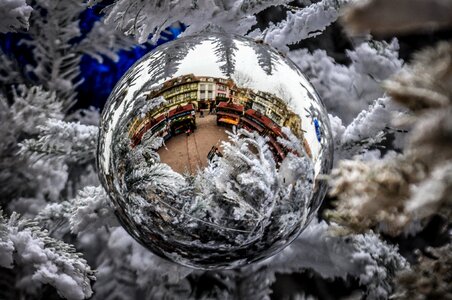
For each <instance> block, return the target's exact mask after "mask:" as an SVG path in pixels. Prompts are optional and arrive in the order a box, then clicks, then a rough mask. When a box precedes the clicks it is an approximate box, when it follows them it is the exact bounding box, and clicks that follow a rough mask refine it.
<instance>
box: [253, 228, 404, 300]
mask: <svg viewBox="0 0 452 300" xmlns="http://www.w3.org/2000/svg"><path fill="white" fill-rule="evenodd" d="M261 264H262V265H267V267H268V269H269V271H272V272H277V273H294V272H298V271H301V270H305V269H312V270H314V271H315V272H316V273H318V274H319V275H321V276H322V277H324V278H336V277H341V278H344V279H345V278H346V277H347V276H353V277H356V278H358V279H359V281H360V284H362V285H363V286H365V287H366V293H367V299H387V298H388V297H389V295H390V294H391V291H392V287H391V281H392V278H393V276H394V274H395V272H396V271H398V270H401V269H403V268H406V267H407V263H406V261H405V259H404V258H403V257H402V256H401V255H400V254H399V253H398V251H397V248H396V247H394V246H391V245H388V244H387V243H385V242H383V241H382V240H380V239H379V238H378V237H377V236H376V235H374V234H373V233H367V234H358V235H352V236H336V235H335V233H334V230H333V228H332V227H331V226H329V225H327V224H326V222H324V221H322V222H320V223H318V222H316V221H313V222H311V224H310V225H309V226H308V227H307V228H306V229H305V230H304V231H303V232H302V233H301V234H300V236H299V237H298V238H297V239H296V240H295V241H294V242H293V243H292V244H291V245H290V246H289V247H287V248H286V249H284V250H283V251H282V252H281V253H280V254H278V255H276V256H274V257H272V258H270V259H268V260H266V261H264V262H262V263H261ZM251 268H259V264H258V265H256V266H253V267H251Z"/></svg>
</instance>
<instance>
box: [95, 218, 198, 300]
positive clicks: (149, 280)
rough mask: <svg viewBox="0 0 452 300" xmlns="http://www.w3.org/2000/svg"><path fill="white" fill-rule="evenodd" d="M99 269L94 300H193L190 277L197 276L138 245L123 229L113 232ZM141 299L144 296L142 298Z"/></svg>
mask: <svg viewBox="0 0 452 300" xmlns="http://www.w3.org/2000/svg"><path fill="white" fill-rule="evenodd" d="M101 257H102V258H103V259H102V263H101V264H100V265H99V266H98V267H97V274H96V277H97V281H96V283H95V284H94V290H95V291H96V293H95V294H94V296H93V300H116V299H138V298H142V297H143V295H148V298H145V299H159V298H160V297H162V298H164V296H165V295H166V296H168V297H169V298H168V299H191V298H192V296H191V295H190V294H191V292H192V290H191V288H190V287H188V288H185V287H186V286H187V285H189V282H188V281H186V279H185V278H186V277H187V276H188V275H189V274H191V273H192V272H195V271H194V270H193V269H191V268H187V267H184V266H181V265H178V264H175V263H172V262H169V261H167V260H164V259H162V258H160V257H158V256H156V255H154V254H152V253H151V252H149V251H148V250H147V249H145V248H144V247H143V246H141V245H140V244H138V243H137V242H136V241H135V240H134V239H132V238H131V237H130V235H129V234H128V233H127V232H126V231H125V230H124V229H123V228H121V227H117V228H115V229H113V230H112V232H111V235H110V237H109V239H108V241H107V244H106V246H105V247H103V252H102V254H101ZM140 295H141V296H140Z"/></svg>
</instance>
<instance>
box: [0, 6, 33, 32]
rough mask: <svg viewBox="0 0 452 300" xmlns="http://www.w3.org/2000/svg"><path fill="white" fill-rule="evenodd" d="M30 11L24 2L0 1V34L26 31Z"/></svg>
mask: <svg viewBox="0 0 452 300" xmlns="http://www.w3.org/2000/svg"><path fill="white" fill-rule="evenodd" d="M32 10H33V8H31V7H30V6H29V5H27V3H26V1H25V0H0V33H6V32H11V31H17V30H20V29H26V30H28V27H29V24H28V19H29V18H30V14H31V12H32Z"/></svg>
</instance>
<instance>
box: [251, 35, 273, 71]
mask: <svg viewBox="0 0 452 300" xmlns="http://www.w3.org/2000/svg"><path fill="white" fill-rule="evenodd" d="M252 47H253V50H254V52H255V53H256V56H257V62H258V64H259V66H260V67H261V68H262V70H264V72H265V73H266V74H267V75H272V74H273V71H274V69H275V64H276V62H277V60H278V56H277V54H276V53H275V52H274V51H273V50H269V49H268V48H267V47H263V46H262V44H258V43H256V44H254V43H253V44H252Z"/></svg>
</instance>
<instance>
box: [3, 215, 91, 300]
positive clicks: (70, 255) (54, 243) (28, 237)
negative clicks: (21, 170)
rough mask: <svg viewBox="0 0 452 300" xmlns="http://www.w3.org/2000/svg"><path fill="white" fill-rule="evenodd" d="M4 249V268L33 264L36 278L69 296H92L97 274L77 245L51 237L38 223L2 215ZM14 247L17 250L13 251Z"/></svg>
mask: <svg viewBox="0 0 452 300" xmlns="http://www.w3.org/2000/svg"><path fill="white" fill-rule="evenodd" d="M0 231H1V233H0V237H1V238H2V239H1V241H0V251H1V253H2V257H3V255H5V254H6V255H8V256H7V257H6V258H5V257H3V258H2V266H3V267H9V268H11V267H13V266H12V265H11V262H12V261H13V262H14V265H20V266H32V270H33V275H32V277H31V279H32V281H34V282H39V283H41V284H50V285H52V286H54V287H55V288H56V289H57V291H58V293H59V294H60V295H61V296H62V297H64V298H66V299H74V300H77V299H86V298H89V297H90V296H91V295H92V290H91V285H90V281H91V280H95V277H94V273H93V271H92V270H91V268H90V267H89V266H88V264H87V262H86V261H85V260H84V259H83V258H81V255H80V254H79V253H77V252H76V251H75V248H74V247H73V246H71V245H69V244H66V243H64V242H62V241H59V240H56V239H54V238H51V237H50V236H49V235H48V233H47V232H46V231H43V230H41V229H40V228H39V227H38V226H37V225H36V223H35V222H32V221H29V220H25V219H19V217H18V215H17V214H13V215H12V216H11V218H10V219H9V220H6V219H5V218H4V217H3V216H0ZM12 247H13V249H14V251H13V252H12V251H11V248H12Z"/></svg>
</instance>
